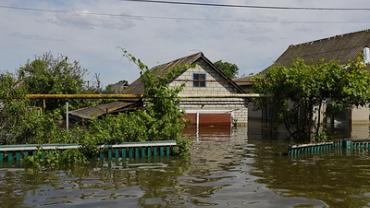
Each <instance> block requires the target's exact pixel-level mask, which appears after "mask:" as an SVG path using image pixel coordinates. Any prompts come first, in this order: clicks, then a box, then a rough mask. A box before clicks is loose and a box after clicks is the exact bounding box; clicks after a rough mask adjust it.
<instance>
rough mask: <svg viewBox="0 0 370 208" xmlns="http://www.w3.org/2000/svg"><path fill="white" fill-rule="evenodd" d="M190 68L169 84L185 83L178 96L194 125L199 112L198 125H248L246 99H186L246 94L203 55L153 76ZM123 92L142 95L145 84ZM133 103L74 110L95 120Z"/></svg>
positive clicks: (156, 70)
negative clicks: (176, 68)
mask: <svg viewBox="0 0 370 208" xmlns="http://www.w3.org/2000/svg"><path fill="white" fill-rule="evenodd" d="M181 65H190V66H192V67H191V68H188V69H186V70H185V71H182V72H181V74H180V75H179V76H178V77H176V78H174V80H172V81H171V82H170V83H169V86H170V87H175V86H179V85H182V84H185V87H184V89H183V90H182V91H181V92H180V93H179V97H180V98H181V102H180V108H181V109H183V110H184V111H185V117H186V119H187V120H189V121H190V122H192V123H195V122H196V115H197V113H199V123H200V124H201V125H202V124H206V125H214V126H216V125H223V126H231V125H232V124H234V125H239V126H245V125H246V124H247V122H248V103H247V100H246V99H243V98H185V97H186V96H209V97H210V96H214V95H218V96H229V95H235V94H238V93H243V90H242V89H241V88H240V87H239V86H238V85H237V84H236V83H235V82H234V81H233V80H231V79H229V78H227V77H226V76H225V74H224V73H223V72H222V71H221V70H219V69H217V67H216V66H215V65H214V64H213V63H212V62H211V61H210V60H208V59H207V58H206V57H205V56H204V55H203V53H196V54H193V55H190V56H186V57H183V58H179V59H176V60H174V61H171V62H169V63H166V64H163V65H159V66H156V67H153V68H152V69H151V71H152V73H153V74H154V75H156V76H163V75H165V74H167V73H168V72H170V71H171V70H172V69H174V68H175V67H177V66H181ZM122 93H130V94H143V93H144V84H143V83H142V82H141V79H140V78H138V79H137V80H135V81H134V82H133V83H131V84H130V85H129V86H128V87H127V88H125V89H124V90H123V91H122ZM132 105H133V103H125V102H115V103H111V104H103V105H98V106H95V107H87V108H83V109H78V110H75V111H72V112H71V114H72V115H73V116H74V117H78V118H81V119H92V118H98V117H100V116H103V115H105V114H107V113H116V112H118V111H123V110H124V109H125V108H127V107H130V106H132Z"/></svg>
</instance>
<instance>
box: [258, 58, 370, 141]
mask: <svg viewBox="0 0 370 208" xmlns="http://www.w3.org/2000/svg"><path fill="white" fill-rule="evenodd" d="M254 83H255V84H254V87H255V90H256V92H257V93H262V94H266V95H269V96H271V97H270V98H269V99H265V100H264V101H260V102H259V103H258V105H259V107H263V105H265V106H266V105H269V106H273V111H274V113H275V114H276V117H275V118H276V120H280V121H283V122H284V124H285V126H286V128H287V129H288V131H289V132H290V133H291V135H292V136H294V137H298V138H310V137H311V135H312V134H311V133H312V132H311V131H312V129H313V128H314V127H315V134H314V136H316V137H318V136H319V135H320V127H321V126H320V119H321V118H320V115H321V110H322V109H321V106H322V105H323V104H324V103H325V104H327V106H328V107H329V108H330V109H334V110H343V109H344V108H346V107H348V106H352V105H355V106H359V105H366V104H367V103H369V101H370V74H369V72H368V71H367V69H366V67H365V65H364V64H363V62H362V60H361V59H356V60H354V61H351V62H350V63H348V64H346V65H344V66H343V65H341V64H339V63H338V62H336V61H330V62H324V61H321V62H320V63H318V64H312V65H307V64H305V63H304V61H303V59H297V60H295V61H294V62H293V63H292V64H291V65H290V66H289V67H285V66H274V67H272V68H271V69H270V70H269V71H268V72H267V73H266V74H264V75H259V76H256V78H255V82H254ZM314 112H317V115H318V117H317V118H316V119H317V120H315V121H314V120H313V115H314ZM324 113H333V111H332V112H324Z"/></svg>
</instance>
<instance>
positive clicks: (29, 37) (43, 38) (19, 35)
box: [8, 32, 65, 42]
mask: <svg viewBox="0 0 370 208" xmlns="http://www.w3.org/2000/svg"><path fill="white" fill-rule="evenodd" d="M8 36H9V37H10V38H19V39H22V40H25V39H26V40H36V41H57V42H64V41H65V40H64V39H62V38H55V37H50V36H43V35H38V34H26V33H22V32H13V33H9V35H8Z"/></svg>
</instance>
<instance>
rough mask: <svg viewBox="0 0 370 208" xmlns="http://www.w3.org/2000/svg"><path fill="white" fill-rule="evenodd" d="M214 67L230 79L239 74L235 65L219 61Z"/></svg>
mask: <svg viewBox="0 0 370 208" xmlns="http://www.w3.org/2000/svg"><path fill="white" fill-rule="evenodd" d="M214 65H215V66H216V67H217V68H218V69H220V70H221V71H222V72H223V73H224V74H225V75H226V76H227V77H228V78H230V79H234V78H235V77H236V76H237V75H238V73H239V68H238V66H237V65H236V64H232V63H229V62H226V61H221V60H219V61H217V62H215V63H214Z"/></svg>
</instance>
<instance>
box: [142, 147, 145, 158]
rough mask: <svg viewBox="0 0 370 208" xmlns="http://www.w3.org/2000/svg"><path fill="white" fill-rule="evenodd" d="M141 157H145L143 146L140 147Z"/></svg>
mask: <svg viewBox="0 0 370 208" xmlns="http://www.w3.org/2000/svg"><path fill="white" fill-rule="evenodd" d="M141 158H145V147H142V148H141Z"/></svg>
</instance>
